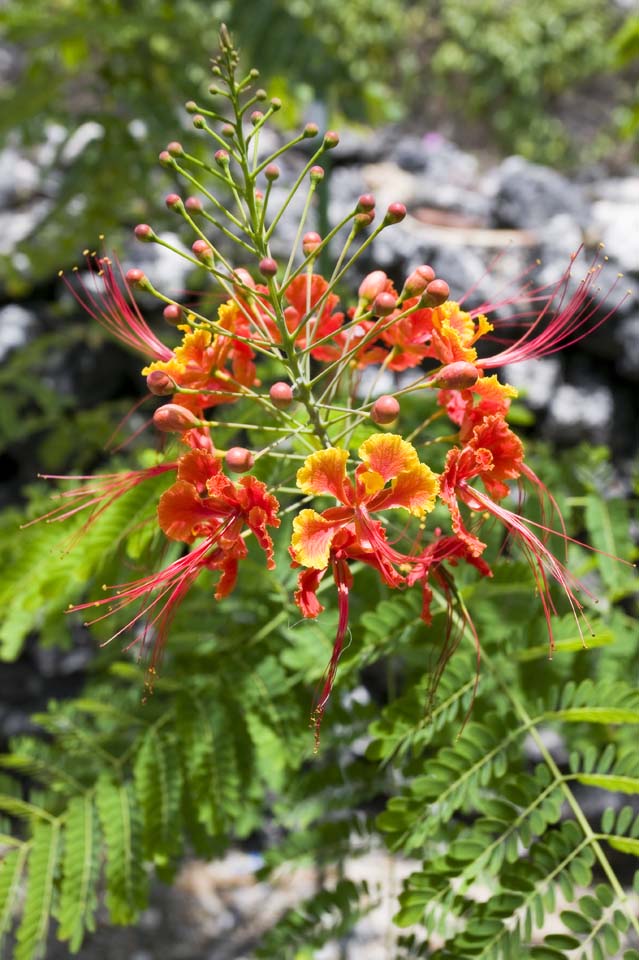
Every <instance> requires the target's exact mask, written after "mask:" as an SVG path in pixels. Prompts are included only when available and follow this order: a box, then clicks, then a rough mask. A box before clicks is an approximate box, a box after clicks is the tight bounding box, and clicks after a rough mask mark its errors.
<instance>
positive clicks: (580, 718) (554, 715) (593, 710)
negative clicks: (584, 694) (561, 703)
mask: <svg viewBox="0 0 639 960" xmlns="http://www.w3.org/2000/svg"><path fill="white" fill-rule="evenodd" d="M546 717H547V718H548V719H549V720H550V719H553V720H564V721H565V722H566V723H632V724H635V723H639V710H626V709H624V708H619V707H570V708H569V709H567V710H548V711H547V713H546Z"/></svg>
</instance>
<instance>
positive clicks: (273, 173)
mask: <svg viewBox="0 0 639 960" xmlns="http://www.w3.org/2000/svg"><path fill="white" fill-rule="evenodd" d="M279 175H280V168H279V167H278V165H277V164H276V163H269V165H268V167H266V168H265V169H264V176H265V177H266V179H267V180H268V181H269V182H270V183H272V182H273V181H274V180H277V179H278V178H279Z"/></svg>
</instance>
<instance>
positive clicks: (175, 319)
mask: <svg viewBox="0 0 639 960" xmlns="http://www.w3.org/2000/svg"><path fill="white" fill-rule="evenodd" d="M162 316H163V317H164V319H165V320H166V322H167V323H170V324H171V326H173V327H176V326H177V325H178V323H182V316H183V313H182V307H179V306H178V305H177V303H170V304H169V305H168V306H167V307H165V308H164V310H163V311H162Z"/></svg>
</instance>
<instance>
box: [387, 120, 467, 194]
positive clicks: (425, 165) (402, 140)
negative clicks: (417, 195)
mask: <svg viewBox="0 0 639 960" xmlns="http://www.w3.org/2000/svg"><path fill="white" fill-rule="evenodd" d="M391 158H392V159H393V160H394V161H395V162H396V163H397V164H398V166H400V167H401V168H402V170H407V171H409V172H410V173H426V174H427V175H428V176H429V178H430V179H431V180H433V181H437V182H438V183H440V184H442V185H443V184H447V185H452V186H462V187H465V188H467V189H469V190H473V189H474V190H476V188H477V179H478V171H479V162H478V160H477V158H476V157H474V156H473V155H472V154H470V153H465V152H464V151H463V150H460V149H459V147H457V146H456V145H455V144H454V143H451V142H450V140H447V139H446V138H445V137H443V136H442V135H441V134H440V133H437V131H434V130H433V131H429V132H427V133H425V134H424V135H423V136H422V137H416V136H412V135H409V136H404V137H399V138H398V139H397V140H396V141H395V145H394V149H393V150H391Z"/></svg>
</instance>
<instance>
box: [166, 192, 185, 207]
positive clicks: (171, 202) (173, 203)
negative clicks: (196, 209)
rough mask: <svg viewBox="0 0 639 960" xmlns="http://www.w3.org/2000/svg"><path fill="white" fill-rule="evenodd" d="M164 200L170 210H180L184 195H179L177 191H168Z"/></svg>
mask: <svg viewBox="0 0 639 960" xmlns="http://www.w3.org/2000/svg"><path fill="white" fill-rule="evenodd" d="M164 202H165V204H166V205H167V207H168V208H169V210H179V209H180V207H181V206H182V197H180V196H178V195H177V193H167V195H166V197H165V198H164Z"/></svg>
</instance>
